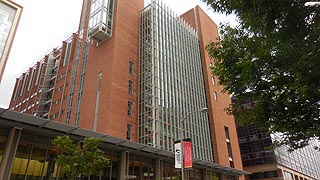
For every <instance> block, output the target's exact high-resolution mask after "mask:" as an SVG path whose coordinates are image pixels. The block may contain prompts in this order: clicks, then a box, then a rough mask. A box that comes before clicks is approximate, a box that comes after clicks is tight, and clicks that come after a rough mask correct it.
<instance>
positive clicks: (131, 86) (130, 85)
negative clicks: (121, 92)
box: [128, 80, 133, 95]
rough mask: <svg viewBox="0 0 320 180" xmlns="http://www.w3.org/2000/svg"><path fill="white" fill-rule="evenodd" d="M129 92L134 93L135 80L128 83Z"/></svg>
mask: <svg viewBox="0 0 320 180" xmlns="http://www.w3.org/2000/svg"><path fill="white" fill-rule="evenodd" d="M128 93H129V94H130V95H132V93H133V81H131V80H129V84H128Z"/></svg>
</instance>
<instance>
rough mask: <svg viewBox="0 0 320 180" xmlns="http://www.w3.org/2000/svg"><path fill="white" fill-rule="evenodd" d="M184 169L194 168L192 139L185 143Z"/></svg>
mask: <svg viewBox="0 0 320 180" xmlns="http://www.w3.org/2000/svg"><path fill="white" fill-rule="evenodd" d="M183 151H184V152H183V155H184V158H183V162H184V168H192V143H191V140H190V139H186V140H185V141H183Z"/></svg>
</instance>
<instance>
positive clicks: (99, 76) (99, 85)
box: [93, 72, 102, 132]
mask: <svg viewBox="0 0 320 180" xmlns="http://www.w3.org/2000/svg"><path fill="white" fill-rule="evenodd" d="M101 80H102V72H99V73H98V85H97V96H96V105H95V110H94V118H93V131H94V132H96V131H97V124H98V115H99V105H100V92H101Z"/></svg>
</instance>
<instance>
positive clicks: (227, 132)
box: [224, 126, 230, 140]
mask: <svg viewBox="0 0 320 180" xmlns="http://www.w3.org/2000/svg"><path fill="white" fill-rule="evenodd" d="M224 132H225V134H226V139H228V140H230V135H229V128H228V127H226V126H225V127H224Z"/></svg>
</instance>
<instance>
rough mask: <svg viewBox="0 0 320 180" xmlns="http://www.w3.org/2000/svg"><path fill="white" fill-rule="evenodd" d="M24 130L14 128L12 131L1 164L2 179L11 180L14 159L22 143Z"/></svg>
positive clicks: (0, 176)
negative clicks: (21, 138)
mask: <svg viewBox="0 0 320 180" xmlns="http://www.w3.org/2000/svg"><path fill="white" fill-rule="evenodd" d="M21 131H22V128H18V127H13V128H11V130H10V133H9V136H8V139H7V143H6V146H5V149H4V152H3V156H2V160H1V164H0V179H2V180H9V178H10V175H11V168H12V163H13V160H14V157H15V156H16V152H17V148H18V145H19V142H20V136H21Z"/></svg>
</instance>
